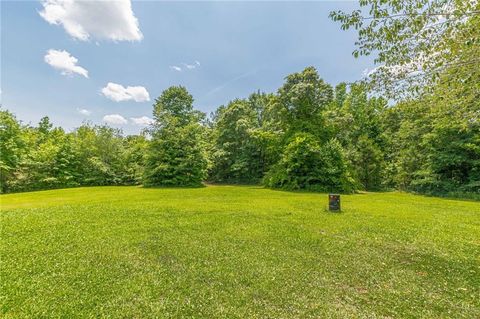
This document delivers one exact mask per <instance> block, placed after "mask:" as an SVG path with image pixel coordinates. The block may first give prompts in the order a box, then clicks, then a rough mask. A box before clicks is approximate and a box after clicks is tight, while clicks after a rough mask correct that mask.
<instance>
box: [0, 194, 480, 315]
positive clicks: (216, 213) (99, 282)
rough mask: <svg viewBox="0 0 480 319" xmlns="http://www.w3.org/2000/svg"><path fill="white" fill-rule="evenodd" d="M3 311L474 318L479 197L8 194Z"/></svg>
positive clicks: (478, 288)
mask: <svg viewBox="0 0 480 319" xmlns="http://www.w3.org/2000/svg"><path fill="white" fill-rule="evenodd" d="M0 199H1V267H0V269H1V270H0V271H1V313H2V317H4V318H29V317H42V316H48V317H65V318H74V317H111V318H119V317H122V318H154V317H155V318H159V317H160V318H162V317H165V318H172V317H176V318H185V317H190V318H194V317H195V318H219V317H221V318H253V317H257V318H386V317H388V318H420V317H427V318H480V258H479V257H480V246H479V245H480V203H479V202H473V201H458V200H449V199H439V198H433V197H422V196H415V195H410V194H404V193H365V194H357V195H342V213H329V212H328V209H327V207H328V196H327V195H326V194H314V193H292V192H282V191H273V190H268V189H263V188H259V187H241V186H208V187H205V188H196V189H191V188H190V189H147V188H141V187H92V188H78V189H63V190H51V191H41V192H33V193H23V194H10V195H2V196H1V197H0Z"/></svg>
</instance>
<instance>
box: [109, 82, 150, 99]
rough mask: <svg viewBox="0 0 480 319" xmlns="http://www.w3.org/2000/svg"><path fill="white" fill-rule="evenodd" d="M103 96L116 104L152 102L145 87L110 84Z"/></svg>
mask: <svg viewBox="0 0 480 319" xmlns="http://www.w3.org/2000/svg"><path fill="white" fill-rule="evenodd" d="M101 92H102V94H103V95H105V96H106V97H107V98H109V99H110V100H113V101H115V102H121V101H130V100H134V101H135V102H146V101H150V95H149V94H148V91H147V89H145V88H144V87H143V86H127V87H124V86H123V85H121V84H117V83H112V82H109V83H108V84H107V86H106V87H104V88H103V89H102V90H101Z"/></svg>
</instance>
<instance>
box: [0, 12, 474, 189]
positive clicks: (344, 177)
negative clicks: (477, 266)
mask: <svg viewBox="0 0 480 319" xmlns="http://www.w3.org/2000/svg"><path fill="white" fill-rule="evenodd" d="M470 21H473V20H470ZM471 52H472V51H468V53H471ZM459 54H465V53H459ZM457 71H458V67H452V68H447V69H446V70H444V72H443V73H441V74H440V75H439V78H438V81H437V82H436V84H435V85H434V86H433V87H432V88H431V90H430V92H429V93H427V92H425V93H423V94H422V95H421V96H419V97H417V98H415V99H410V100H405V101H402V102H400V103H397V104H393V105H390V106H388V105H387V102H386V100H385V99H383V98H381V97H377V96H374V95H372V94H371V92H370V91H369V88H368V86H366V85H364V84H349V85H347V84H346V83H340V84H338V85H337V86H336V87H335V89H333V88H332V87H331V86H330V85H329V84H327V83H325V82H324V81H323V80H321V79H320V77H319V75H318V74H317V72H316V70H315V69H314V68H312V67H308V68H306V69H305V70H303V71H302V72H299V73H294V74H292V75H289V76H287V77H286V79H285V83H284V85H282V87H281V88H280V89H279V90H278V93H277V94H264V93H260V92H257V93H254V94H252V95H251V96H250V97H249V98H247V99H236V100H233V101H231V102H230V103H228V104H227V105H226V106H221V107H219V108H218V110H217V111H216V112H215V113H214V114H213V116H212V117H211V118H206V117H205V116H204V114H203V113H201V112H199V111H196V110H194V108H193V97H192V96H191V95H190V94H189V93H188V91H187V90H186V89H185V88H184V87H171V88H168V89H167V90H165V91H164V92H163V93H162V95H161V96H160V97H159V98H158V99H156V102H155V105H154V110H153V114H154V118H155V122H154V124H153V125H152V126H151V127H150V128H149V130H148V138H147V136H146V135H145V133H143V134H142V135H135V136H127V137H124V136H123V135H122V133H121V131H119V130H116V129H113V128H110V127H108V126H91V125H88V124H84V125H82V126H80V127H79V128H78V129H76V130H75V131H73V132H71V133H66V132H65V131H63V130H62V129H61V128H56V127H53V125H52V124H51V123H50V120H49V119H48V117H45V118H42V119H41V121H40V123H39V124H38V126H37V127H30V126H23V125H21V124H20V123H19V122H18V121H17V120H16V119H15V117H14V116H13V115H12V114H10V113H9V112H8V111H2V112H1V113H0V114H1V128H0V138H1V142H2V143H1V147H2V152H1V167H0V172H1V183H2V192H11V191H26V190H36V189H47V188H60V187H73V186H82V185H89V186H92V185H130V184H144V185H146V186H199V185H201V184H202V182H203V181H205V180H207V181H211V182H222V183H225V182H228V183H259V182H261V181H263V182H264V184H265V185H267V186H269V187H272V188H283V189H292V190H293V189H295V190H297V189H308V190H316V191H339V192H341V191H344V192H351V191H354V190H367V191H371V190H382V189H393V188H397V189H402V190H407V191H415V192H421V193H428V194H436V195H448V194H453V193H455V194H457V195H458V194H462V195H461V196H462V197H477V196H478V195H479V194H480V182H479V181H480V160H479V158H480V124H479V118H480V103H479V102H478V101H479V99H478V90H479V89H480V87H479V85H478V83H480V68H479V67H478V66H470V67H469V78H468V81H464V82H453V83H452V81H451V79H452V74H453V73H455V72H457Z"/></svg>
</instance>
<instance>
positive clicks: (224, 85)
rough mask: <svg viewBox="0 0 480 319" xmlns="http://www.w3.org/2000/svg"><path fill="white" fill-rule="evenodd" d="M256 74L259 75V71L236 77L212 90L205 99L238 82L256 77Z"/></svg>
mask: <svg viewBox="0 0 480 319" xmlns="http://www.w3.org/2000/svg"><path fill="white" fill-rule="evenodd" d="M255 73H257V70H253V71H250V72H247V73H243V74H240V75H239V76H236V77H234V78H232V79H230V80H228V81H227V82H225V83H223V84H221V85H219V86H217V87H215V88H213V89H212V90H210V91H208V92H207V94H205V96H204V97H208V96H211V95H213V94H215V93H217V92H219V91H221V90H223V89H224V88H225V87H227V86H229V85H230V84H232V83H234V82H236V81H238V80H241V79H243V78H247V77H249V76H251V75H254V74H255Z"/></svg>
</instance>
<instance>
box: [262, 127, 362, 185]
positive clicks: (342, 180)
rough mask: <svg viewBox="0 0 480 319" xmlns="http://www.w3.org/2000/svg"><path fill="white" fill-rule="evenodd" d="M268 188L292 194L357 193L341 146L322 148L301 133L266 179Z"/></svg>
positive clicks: (292, 140)
mask: <svg viewBox="0 0 480 319" xmlns="http://www.w3.org/2000/svg"><path fill="white" fill-rule="evenodd" d="M265 184H266V185H267V186H269V187H278V188H283V189H288V190H298V189H308V190H315V191H324V192H333V191H345V192H349V191H352V190H353V180H352V179H351V178H350V177H349V175H348V169H347V163H346V160H345V157H344V154H343V150H342V147H341V146H340V144H339V143H338V142H337V141H335V140H331V141H328V142H327V143H325V144H323V145H320V144H319V142H318V141H317V139H316V138H315V136H313V135H312V134H309V133H297V134H296V135H294V136H293V137H292V138H291V139H290V141H289V142H288V144H287V146H286V147H285V150H284V152H283V154H282V157H281V159H280V161H279V162H278V163H277V164H275V165H274V167H273V168H272V169H271V171H270V172H269V173H268V174H267V176H266V177H265Z"/></svg>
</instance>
